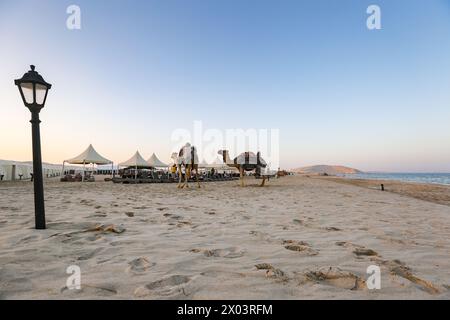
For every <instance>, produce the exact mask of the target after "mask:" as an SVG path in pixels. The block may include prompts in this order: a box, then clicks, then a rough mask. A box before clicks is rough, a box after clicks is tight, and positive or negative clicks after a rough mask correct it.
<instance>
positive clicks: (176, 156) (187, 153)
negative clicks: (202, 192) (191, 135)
mask: <svg viewBox="0 0 450 320" xmlns="http://www.w3.org/2000/svg"><path fill="white" fill-rule="evenodd" d="M172 159H173V161H174V163H175V165H176V166H177V170H178V176H179V178H178V179H179V180H178V186H177V188H184V187H186V188H189V181H188V180H189V177H190V176H191V171H193V170H195V179H196V181H197V187H199V188H200V187H201V186H200V181H199V180H198V155H197V149H196V148H195V147H194V146H191V144H190V143H186V144H185V145H184V147H182V148H181V149H180V151H179V152H178V153H176V152H174V153H172ZM182 166H184V168H185V177H184V183H183V184H181V181H182V179H183V173H182V171H181V167H182Z"/></svg>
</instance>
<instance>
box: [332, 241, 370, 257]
mask: <svg viewBox="0 0 450 320" xmlns="http://www.w3.org/2000/svg"><path fill="white" fill-rule="evenodd" d="M336 245H337V246H340V247H345V248H350V249H353V250H352V252H353V254H354V255H356V257H358V258H361V257H364V256H366V257H374V256H378V252H376V251H374V250H372V249H369V248H366V247H364V246H360V245H358V244H354V243H351V242H346V241H338V242H336Z"/></svg>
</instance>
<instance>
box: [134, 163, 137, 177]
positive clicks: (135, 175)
mask: <svg viewBox="0 0 450 320" xmlns="http://www.w3.org/2000/svg"><path fill="white" fill-rule="evenodd" d="M134 180H137V166H136V170H134Z"/></svg>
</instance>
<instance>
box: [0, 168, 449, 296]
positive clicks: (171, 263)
mask: <svg viewBox="0 0 450 320" xmlns="http://www.w3.org/2000/svg"><path fill="white" fill-rule="evenodd" d="M247 179H248V180H247V182H248V184H251V185H250V186H249V187H247V188H240V187H238V186H237V184H238V182H237V181H231V182H212V183H205V184H203V188H202V189H197V188H195V187H194V184H192V186H191V189H190V190H177V189H176V185H175V184H146V185H144V184H143V185H119V184H113V183H111V182H95V183H60V182H56V181H54V182H47V183H46V185H45V192H46V210H47V221H48V229H47V230H41V231H37V230H34V229H33V226H34V208H33V194H32V190H33V189H32V184H31V183H29V182H16V183H0V298H2V299H450V207H449V206H448V205H445V203H446V202H442V203H444V204H439V203H433V202H430V201H424V200H421V199H416V198H413V197H410V196H405V195H402V194H398V193H394V192H381V191H379V190H375V189H373V188H367V187H360V186H355V185H350V184H347V183H336V181H333V180H329V179H314V178H308V177H305V176H289V177H283V178H280V179H271V180H270V181H269V183H268V184H267V187H265V188H259V187H256V186H254V185H256V184H257V183H259V182H260V181H256V180H254V179H252V178H247ZM387 188H388V189H389V188H391V184H387ZM442 190H443V191H442V192H444V193H445V192H447V193H446V195H445V196H444V195H440V194H437V195H436V197H437V198H441V197H446V199H448V197H449V194H450V193H449V191H448V189H446V190H447V191H445V190H444V189H442ZM400 193H401V192H400ZM438 193H440V191H438ZM436 202H439V201H436ZM447 204H448V203H447ZM71 265H77V266H79V267H80V268H81V290H72V289H68V288H67V287H66V280H67V277H69V275H68V274H67V273H66V268H67V267H69V266H71ZM370 265H377V266H379V267H380V269H381V289H380V290H369V289H367V285H366V280H367V278H368V274H366V270H367V268H368V267H369V266H370Z"/></svg>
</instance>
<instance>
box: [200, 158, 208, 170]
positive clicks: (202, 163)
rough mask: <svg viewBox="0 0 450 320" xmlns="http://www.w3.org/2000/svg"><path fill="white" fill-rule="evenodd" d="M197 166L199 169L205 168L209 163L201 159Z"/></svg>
mask: <svg viewBox="0 0 450 320" xmlns="http://www.w3.org/2000/svg"><path fill="white" fill-rule="evenodd" d="M198 167H199V168H201V169H205V168H208V167H209V164H208V163H207V162H206V161H205V160H203V161H202V162H200V163H199V165H198Z"/></svg>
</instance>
